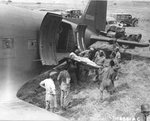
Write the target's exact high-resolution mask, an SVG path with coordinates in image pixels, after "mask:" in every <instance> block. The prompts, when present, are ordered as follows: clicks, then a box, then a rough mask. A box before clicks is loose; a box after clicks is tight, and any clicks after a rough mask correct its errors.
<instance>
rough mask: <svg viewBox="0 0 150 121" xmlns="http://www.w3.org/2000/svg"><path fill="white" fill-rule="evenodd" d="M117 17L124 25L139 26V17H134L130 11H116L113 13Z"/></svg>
mask: <svg viewBox="0 0 150 121" xmlns="http://www.w3.org/2000/svg"><path fill="white" fill-rule="evenodd" d="M111 16H112V17H114V18H115V19H116V21H117V22H120V23H122V24H123V25H124V26H132V27H137V26H138V19H137V18H133V17H132V15H131V14H128V13H114V14H112V15H111Z"/></svg>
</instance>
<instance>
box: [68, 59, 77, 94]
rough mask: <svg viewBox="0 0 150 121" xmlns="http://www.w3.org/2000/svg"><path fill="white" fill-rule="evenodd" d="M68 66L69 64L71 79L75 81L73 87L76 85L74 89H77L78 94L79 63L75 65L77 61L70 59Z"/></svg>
mask: <svg viewBox="0 0 150 121" xmlns="http://www.w3.org/2000/svg"><path fill="white" fill-rule="evenodd" d="M67 64H68V72H69V74H70V77H71V81H73V85H74V89H75V92H77V90H76V88H77V85H78V83H77V73H78V72H77V71H78V67H77V63H75V61H73V60H71V59H69V60H68V61H67Z"/></svg>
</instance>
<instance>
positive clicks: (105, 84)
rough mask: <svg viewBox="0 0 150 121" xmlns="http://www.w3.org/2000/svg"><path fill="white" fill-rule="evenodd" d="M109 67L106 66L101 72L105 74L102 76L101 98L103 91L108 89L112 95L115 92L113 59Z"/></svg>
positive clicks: (101, 97)
mask: <svg viewBox="0 0 150 121" xmlns="http://www.w3.org/2000/svg"><path fill="white" fill-rule="evenodd" d="M109 65H110V66H109V67H106V68H104V69H103V70H102V71H101V74H103V77H102V83H101V84H100V99H101V100H103V91H104V90H106V91H107V92H108V93H109V94H110V95H112V94H113V92H114V79H115V76H114V73H115V72H114V70H115V69H114V65H115V63H114V61H113V60H111V61H110V63H109Z"/></svg>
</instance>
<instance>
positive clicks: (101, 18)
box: [81, 0, 107, 33]
mask: <svg viewBox="0 0 150 121" xmlns="http://www.w3.org/2000/svg"><path fill="white" fill-rule="evenodd" d="M106 13H107V1H106V0H89V3H88V5H87V7H86V9H85V12H84V14H83V16H82V18H81V23H82V24H85V25H87V27H88V29H90V30H91V31H93V32H96V33H99V32H100V31H104V30H105V25H106Z"/></svg>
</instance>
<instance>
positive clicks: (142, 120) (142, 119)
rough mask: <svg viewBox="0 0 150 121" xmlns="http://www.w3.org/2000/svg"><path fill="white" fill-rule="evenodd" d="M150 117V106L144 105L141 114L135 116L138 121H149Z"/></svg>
mask: <svg viewBox="0 0 150 121" xmlns="http://www.w3.org/2000/svg"><path fill="white" fill-rule="evenodd" d="M149 115H150V105H149V104H142V105H141V112H139V113H137V114H136V115H135V120H136V121H147V117H148V116H149Z"/></svg>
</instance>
